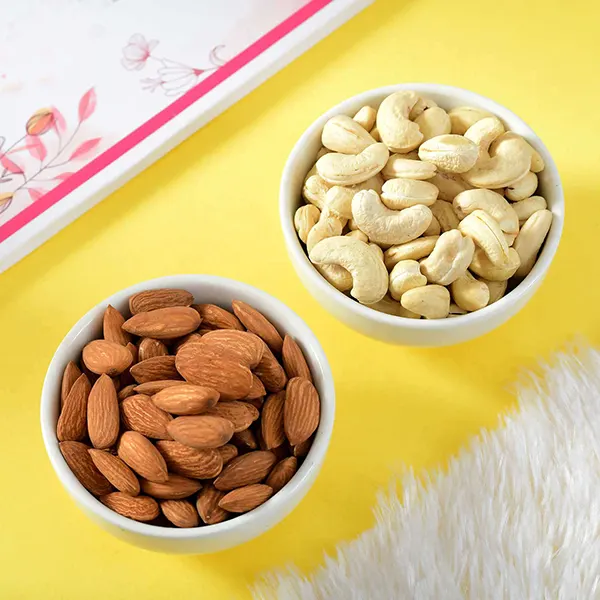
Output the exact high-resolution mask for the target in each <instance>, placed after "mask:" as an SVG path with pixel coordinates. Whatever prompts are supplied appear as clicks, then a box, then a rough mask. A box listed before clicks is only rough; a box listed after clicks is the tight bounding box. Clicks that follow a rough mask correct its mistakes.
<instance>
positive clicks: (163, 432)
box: [121, 394, 173, 440]
mask: <svg viewBox="0 0 600 600" xmlns="http://www.w3.org/2000/svg"><path fill="white" fill-rule="evenodd" d="M121 417H122V420H123V425H124V426H125V427H126V428H127V429H131V430H133V431H137V432H138V433H141V434H142V435H144V436H146V437H149V438H154V439H157V440H170V439H171V436H170V435H169V434H168V433H167V426H168V424H169V423H170V422H171V421H172V420H173V417H172V416H171V415H170V414H168V413H166V412H165V411H164V410H161V409H160V408H158V407H157V406H155V404H154V402H152V400H151V399H150V396H144V395H143V394H137V395H135V396H129V398H125V400H123V402H121Z"/></svg>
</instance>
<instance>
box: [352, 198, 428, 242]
mask: <svg viewBox="0 0 600 600" xmlns="http://www.w3.org/2000/svg"><path fill="white" fill-rule="evenodd" d="M352 218H353V219H354V221H355V222H356V224H357V225H358V227H359V229H360V230H361V231H364V232H365V233H366V234H367V235H368V236H369V239H370V240H371V241H372V242H375V243H376V244H390V245H392V244H402V243H404V242H409V241H410V240H414V239H416V238H418V237H419V236H420V235H422V233H423V232H424V231H425V230H426V229H427V227H429V224H430V223H431V218H432V216H431V210H429V208H428V207H427V206H424V205H422V204H417V205H416V206H411V207H410V208H405V209H404V210H390V209H389V208H388V207H387V206H385V205H384V204H383V202H382V201H381V199H380V198H379V195H378V194H377V192H375V191H373V190H363V191H360V192H358V193H357V194H355V196H354V198H353V199H352Z"/></svg>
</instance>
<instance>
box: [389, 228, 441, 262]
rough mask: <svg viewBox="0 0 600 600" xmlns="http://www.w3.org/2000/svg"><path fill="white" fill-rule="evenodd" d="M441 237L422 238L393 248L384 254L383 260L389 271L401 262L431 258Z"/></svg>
mask: <svg viewBox="0 0 600 600" xmlns="http://www.w3.org/2000/svg"><path fill="white" fill-rule="evenodd" d="M438 239H439V236H438V235H433V236H428V237H420V238H418V239H416V240H413V241H412V242H406V243H405V244H398V245H397V246H391V247H390V248H388V249H387V250H386V251H385V252H384V253H383V260H384V262H385V266H386V268H387V269H388V270H391V269H393V268H394V266H395V265H397V264H398V263H399V262H400V261H401V260H411V259H412V260H419V259H420V258H425V257H426V256H429V255H430V254H431V252H432V250H433V249H434V248H435V244H436V242H437V241H438Z"/></svg>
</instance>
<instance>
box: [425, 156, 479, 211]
mask: <svg viewBox="0 0 600 600" xmlns="http://www.w3.org/2000/svg"><path fill="white" fill-rule="evenodd" d="M425 164H427V163H425ZM429 183H433V185H435V187H436V188H437V189H438V190H440V195H439V196H438V197H439V199H440V200H445V201H446V202H452V200H454V198H455V197H456V195H457V194H460V192H464V191H465V190H472V189H473V186H472V185H469V184H468V183H467V182H466V181H465V180H464V179H463V178H462V177H461V176H460V175H459V174H458V173H436V174H435V175H434V176H433V177H432V178H431V179H430V180H429Z"/></svg>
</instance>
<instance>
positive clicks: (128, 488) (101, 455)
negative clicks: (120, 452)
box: [88, 448, 140, 496]
mask: <svg viewBox="0 0 600 600" xmlns="http://www.w3.org/2000/svg"><path fill="white" fill-rule="evenodd" d="M88 452H89V454H90V457H91V459H92V462H93V463H94V464H95V465H96V468H97V469H98V471H100V473H102V475H104V477H106V479H108V481H110V483H112V485H113V486H114V487H116V488H117V489H118V490H119V491H120V492H123V493H124V494H128V495H129V496H137V495H138V494H139V493H140V482H139V481H138V479H137V477H136V476H135V473H134V472H133V471H132V470H131V469H130V468H129V467H128V466H127V465H126V464H125V463H124V462H123V461H122V460H121V459H120V458H119V457H118V456H115V455H114V454H111V453H110V452H105V451H104V450H97V449H95V448H90V449H89V450H88Z"/></svg>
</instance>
